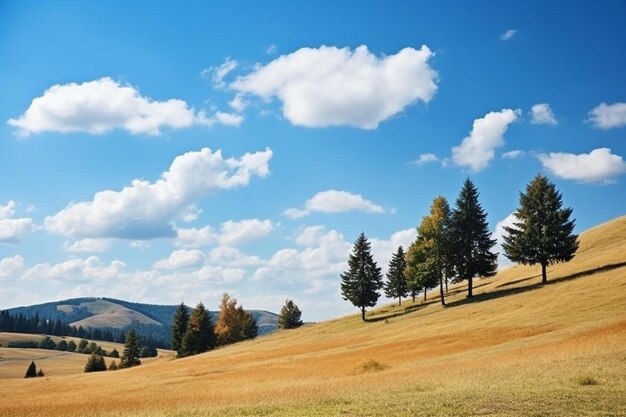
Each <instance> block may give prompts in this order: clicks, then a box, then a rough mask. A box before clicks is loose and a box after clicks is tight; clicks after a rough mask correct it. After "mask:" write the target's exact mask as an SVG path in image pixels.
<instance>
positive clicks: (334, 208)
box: [283, 190, 385, 219]
mask: <svg viewBox="0 0 626 417" xmlns="http://www.w3.org/2000/svg"><path fill="white" fill-rule="evenodd" d="M348 211H364V212H366V213H384V212H385V209H384V208H383V207H381V206H379V205H377V204H374V203H372V202H371V201H369V200H366V199H365V198H363V196H362V195H360V194H352V193H349V192H347V191H338V190H327V191H320V192H319V193H317V194H315V195H314V196H313V197H311V198H310V199H308V200H307V201H306V203H305V209H304V210H302V209H297V208H289V209H287V210H285V211H284V212H283V214H284V215H285V216H287V217H289V218H291V219H298V218H301V217H304V216H307V215H309V214H311V212H320V213H344V212H348Z"/></svg>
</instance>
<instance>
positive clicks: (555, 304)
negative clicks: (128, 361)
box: [0, 217, 626, 417]
mask: <svg viewBox="0 0 626 417" xmlns="http://www.w3.org/2000/svg"><path fill="white" fill-rule="evenodd" d="M548 274H549V275H548V280H549V283H548V284H547V285H541V276H540V267H539V266H514V267H511V268H508V269H506V270H504V271H502V272H500V273H499V274H498V275H497V276H495V277H493V278H489V279H483V280H476V282H475V291H474V294H475V296H474V298H473V299H471V300H468V299H466V285H465V284H463V283H461V284H456V285H452V286H450V288H449V293H448V298H447V301H448V305H447V306H446V307H442V306H441V304H440V300H439V298H438V294H439V292H438V291H431V293H430V294H429V296H428V298H427V300H426V301H425V302H424V301H423V300H422V299H421V297H418V299H417V300H416V302H415V303H413V302H411V301H410V300H404V301H403V303H402V306H397V303H396V304H391V305H387V306H383V307H381V308H378V309H375V310H373V311H371V312H369V313H368V315H367V319H368V321H367V322H365V323H363V322H362V321H361V318H360V315H358V314H355V315H351V316H348V317H343V318H339V319H336V320H331V321H327V322H323V323H318V324H313V325H306V326H303V327H302V328H300V329H297V330H289V331H279V332H277V333H275V334H273V335H270V336H266V337H261V338H258V339H256V340H252V341H248V342H242V343H238V344H236V345H233V346H228V347H225V348H220V349H217V350H215V351H212V352H208V353H205V354H202V355H197V356H194V357H189V358H184V359H173V357H172V356H167V355H165V356H161V357H159V358H157V359H155V360H153V361H146V363H145V364H143V365H141V366H139V367H137V368H131V369H124V370H118V371H115V372H101V373H94V374H84V373H82V369H81V371H79V372H77V373H73V374H71V373H65V372H59V373H58V374H56V373H55V372H54V371H53V370H52V367H50V371H49V372H47V374H46V377H44V378H35V379H31V380H25V379H23V378H21V376H20V377H19V378H7V377H5V376H4V374H2V373H1V372H2V367H3V364H2V362H0V377H2V378H3V379H2V381H1V383H0V416H41V415H46V416H69V415H83V414H85V415H86V414H88V415H91V416H172V417H173V416H181V417H182V416H303V415H307V416H456V415H481V416H509V415H531V416H574V415H576V416H596V415H602V416H625V415H626V217H621V218H618V219H616V220H613V221H612V222H609V223H606V224H604V225H601V226H598V227H595V228H593V229H590V230H588V231H587V232H585V233H583V234H582V235H581V236H580V249H579V251H578V254H577V256H576V257H575V258H574V260H572V261H571V262H569V263H566V264H558V265H555V266H552V267H550V268H549V269H548ZM338 282H339V278H338ZM337 302H341V301H340V300H338V301H337ZM355 313H357V311H355ZM118 350H119V348H118ZM4 352H5V350H4V349H3V350H2V351H0V356H3V355H4ZM38 353H39V352H38ZM68 355H70V354H68ZM75 356H79V357H80V358H81V360H82V361H83V362H84V358H86V356H84V355H75ZM27 361H28V363H29V361H30V359H26V361H24V362H23V364H22V365H21V368H23V370H22V372H21V374H23V372H24V371H25V370H26V367H27V366H28V363H27ZM21 368H20V369H21ZM44 370H46V369H45V367H44Z"/></svg>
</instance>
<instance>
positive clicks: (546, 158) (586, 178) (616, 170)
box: [538, 148, 626, 183]
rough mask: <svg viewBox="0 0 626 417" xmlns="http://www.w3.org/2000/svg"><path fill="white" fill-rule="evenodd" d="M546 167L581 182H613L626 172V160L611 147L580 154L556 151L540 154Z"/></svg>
mask: <svg viewBox="0 0 626 417" xmlns="http://www.w3.org/2000/svg"><path fill="white" fill-rule="evenodd" d="M538 158H539V161H541V164H542V165H543V167H544V168H546V169H547V170H549V171H550V172H552V173H553V174H554V175H556V176H557V177H560V178H563V179H566V180H576V181H580V182H590V183H591V182H595V183H611V182H614V181H615V179H614V178H615V177H617V176H618V175H620V174H623V173H624V172H626V162H624V160H623V159H622V157H621V156H619V155H615V154H613V153H611V150H610V149H609V148H599V149H594V150H592V151H591V152H590V153H582V154H579V155H576V154H571V153H565V152H554V153H550V154H540V155H538Z"/></svg>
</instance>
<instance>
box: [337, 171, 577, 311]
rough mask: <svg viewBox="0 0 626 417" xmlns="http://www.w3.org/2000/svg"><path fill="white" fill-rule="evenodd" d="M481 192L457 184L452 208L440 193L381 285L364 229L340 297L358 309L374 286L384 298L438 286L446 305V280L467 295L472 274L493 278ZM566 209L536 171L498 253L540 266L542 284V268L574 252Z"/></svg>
mask: <svg viewBox="0 0 626 417" xmlns="http://www.w3.org/2000/svg"><path fill="white" fill-rule="evenodd" d="M478 197H479V193H478V189H477V188H476V186H475V185H474V183H473V182H472V181H471V180H470V179H469V178H468V179H467V180H466V181H465V182H464V184H463V187H462V188H461V191H460V193H459V196H458V198H457V199H456V202H455V207H454V209H451V208H450V206H449V204H448V202H447V200H446V199H445V197H442V196H438V197H436V198H435V199H434V200H433V202H432V204H431V207H430V211H429V214H428V215H426V216H424V217H423V218H422V221H421V223H420V224H419V225H418V227H417V237H416V240H415V241H414V242H413V243H412V244H411V245H410V246H409V248H408V250H407V251H406V252H405V251H404V249H403V248H402V247H399V248H398V249H397V251H396V252H395V253H394V254H393V256H392V258H391V261H390V263H389V268H388V271H387V274H386V281H385V282H383V277H382V273H381V268H380V267H378V265H377V264H376V262H375V261H374V258H373V256H372V253H371V246H370V243H369V241H368V240H367V238H366V237H365V234H364V233H361V235H360V236H359V237H358V239H357V240H356V242H355V243H354V246H353V248H352V252H351V254H350V255H349V257H348V270H347V271H345V272H344V273H342V274H341V275H340V276H341V294H342V297H343V298H344V300H347V301H350V302H351V303H352V304H353V305H354V306H355V307H358V308H359V309H360V310H361V318H362V320H365V309H366V308H367V307H373V306H375V305H376V302H377V301H378V298H379V297H380V290H381V289H384V292H385V295H386V296H387V297H389V298H397V299H398V303H399V304H401V302H402V298H404V297H407V296H408V295H409V294H411V296H412V297H413V301H415V296H416V294H417V293H420V292H423V294H424V299H426V294H427V291H428V290H430V289H433V288H436V287H439V294H440V299H441V304H442V305H444V306H445V304H446V301H445V293H447V290H448V282H452V283H458V282H462V281H467V297H468V298H471V297H472V296H473V281H474V279H475V278H480V277H491V276H493V275H495V274H496V271H497V267H498V265H497V258H498V253H494V252H493V251H492V248H493V246H494V245H495V244H496V240H495V239H492V236H491V233H490V232H489V226H488V223H487V213H486V212H485V210H484V209H483V208H482V206H481V204H480V202H479V201H478ZM571 215H572V209H571V208H562V196H561V193H560V192H559V191H558V190H557V189H556V187H555V185H554V184H553V183H551V182H550V181H549V180H548V179H547V178H546V177H545V176H542V175H537V176H536V177H535V178H533V179H532V180H531V181H530V183H529V184H528V185H527V186H526V189H525V191H524V192H521V193H520V199H519V207H518V208H517V209H516V211H515V212H514V217H515V222H514V223H513V225H512V226H506V227H505V228H504V229H505V232H506V234H505V236H504V243H503V245H502V248H503V250H504V254H505V256H506V257H507V258H509V259H510V260H511V261H513V262H516V263H521V264H525V265H535V264H539V265H541V274H542V283H546V282H547V272H546V268H547V266H549V265H551V264H554V263H557V262H568V261H570V260H571V259H572V258H573V257H574V255H575V254H576V251H577V249H578V235H576V234H574V233H573V230H574V225H575V220H574V219H570V217H571Z"/></svg>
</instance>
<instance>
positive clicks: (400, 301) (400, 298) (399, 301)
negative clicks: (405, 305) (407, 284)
mask: <svg viewBox="0 0 626 417" xmlns="http://www.w3.org/2000/svg"><path fill="white" fill-rule="evenodd" d="M398 305H399V306H401V305H402V297H398Z"/></svg>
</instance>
